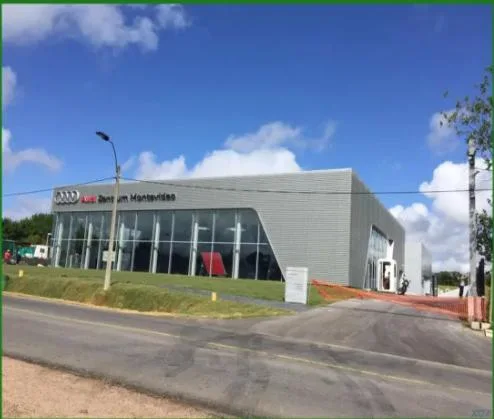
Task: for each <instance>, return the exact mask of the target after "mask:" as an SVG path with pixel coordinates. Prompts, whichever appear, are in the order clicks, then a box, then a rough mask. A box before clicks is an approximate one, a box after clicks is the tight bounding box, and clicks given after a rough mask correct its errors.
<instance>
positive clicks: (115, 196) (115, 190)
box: [104, 165, 120, 291]
mask: <svg viewBox="0 0 494 419" xmlns="http://www.w3.org/2000/svg"><path fill="white" fill-rule="evenodd" d="M119 189H120V166H118V165H117V167H116V173H115V186H114V187H113V207H112V212H111V225H110V242H109V243H108V257H107V259H106V272H105V285H104V290H105V291H108V290H109V289H110V285H111V271H112V266H113V255H114V251H113V245H114V242H115V224H116V223H117V203H118V194H119Z"/></svg>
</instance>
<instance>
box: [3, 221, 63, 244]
mask: <svg viewBox="0 0 494 419" xmlns="http://www.w3.org/2000/svg"><path fill="white" fill-rule="evenodd" d="M52 227H53V216H52V214H34V215H33V216H31V217H28V218H23V219H21V220H11V219H10V218H4V219H3V240H4V241H5V240H13V241H14V242H16V243H26V244H45V243H46V238H47V236H48V233H51V232H52Z"/></svg>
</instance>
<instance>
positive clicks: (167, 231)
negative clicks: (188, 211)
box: [157, 211, 173, 270]
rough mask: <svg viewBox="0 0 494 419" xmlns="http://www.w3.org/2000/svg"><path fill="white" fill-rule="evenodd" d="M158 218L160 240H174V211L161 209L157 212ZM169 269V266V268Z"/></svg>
mask: <svg viewBox="0 0 494 419" xmlns="http://www.w3.org/2000/svg"><path fill="white" fill-rule="evenodd" d="M157 220H158V221H159V223H160V236H159V240H160V241H163V242H169V241H171V240H172V221H173V213H172V212H171V211H159V212H158V213H157ZM167 270H168V268H167Z"/></svg>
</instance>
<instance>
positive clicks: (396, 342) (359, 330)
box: [250, 300, 492, 371]
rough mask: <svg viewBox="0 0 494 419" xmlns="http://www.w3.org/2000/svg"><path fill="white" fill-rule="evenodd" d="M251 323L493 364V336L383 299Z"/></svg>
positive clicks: (274, 330) (291, 333) (276, 331)
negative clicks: (486, 335)
mask: <svg viewBox="0 0 494 419" xmlns="http://www.w3.org/2000/svg"><path fill="white" fill-rule="evenodd" d="M250 329H251V330H252V331H255V332H258V333H266V334H270V335H276V336H283V337H291V338H298V339H304V340H310V341H319V342H325V343H333V344H338V345H344V346H350V347H353V348H362V349H366V350H369V351H375V352H382V353H389V354H395V355H402V356H407V357H412V358H418V359H423V360H429V361H437V362H442V363H446V364H455V365H462V366H466V367H474V368H480V369H486V370H489V371H491V368H492V367H491V365H492V341H491V340H489V339H487V338H486V337H485V336H482V335H480V334H478V333H476V332H473V331H472V330H471V329H468V328H466V327H465V326H463V325H462V324H461V323H460V322H459V321H457V320H453V319H452V318H451V317H447V316H444V315H441V314H432V313H428V312H426V311H417V310H414V309H413V308H410V307H406V306H403V305H400V304H393V303H388V302H384V301H375V300H374V301H372V300H348V301H343V302H340V303H337V304H332V305H330V306H328V307H323V308H317V309H314V310H311V311H309V312H306V313H302V314H299V315H297V316H295V317H280V318H272V319H270V320H267V321H262V322H257V324H252V325H251V328H250Z"/></svg>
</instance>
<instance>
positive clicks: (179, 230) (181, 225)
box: [173, 211, 192, 242]
mask: <svg viewBox="0 0 494 419" xmlns="http://www.w3.org/2000/svg"><path fill="white" fill-rule="evenodd" d="M191 237H192V211H176V212H175V223H174V228H173V241H182V242H189V241H190V240H191Z"/></svg>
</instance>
